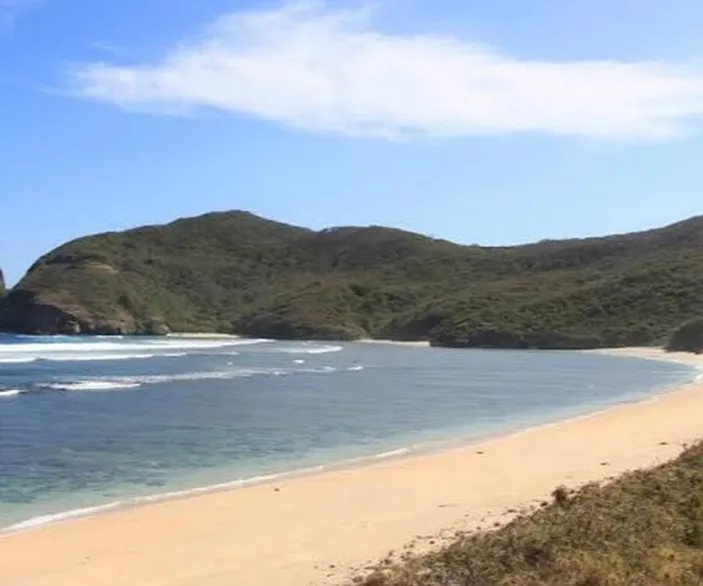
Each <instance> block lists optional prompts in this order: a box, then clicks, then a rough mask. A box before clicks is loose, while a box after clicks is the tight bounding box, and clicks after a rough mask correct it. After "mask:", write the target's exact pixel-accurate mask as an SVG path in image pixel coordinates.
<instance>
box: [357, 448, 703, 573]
mask: <svg viewBox="0 0 703 586" xmlns="http://www.w3.org/2000/svg"><path fill="white" fill-rule="evenodd" d="M354 584H356V585H357V586H489V585H490V586H498V585H502V586H698V585H700V584H703V446H701V445H698V446H695V447H693V448H690V449H688V450H687V451H686V452H685V453H684V454H683V455H682V456H680V457H679V458H678V459H677V460H675V461H673V462H670V463H667V464H664V465H663V466H660V467H658V468H656V469H653V470H648V471H638V472H633V473H629V474H627V475H625V476H623V477H621V478H620V479H618V480H616V481H615V482H613V483H611V484H608V485H605V486H599V485H596V484H593V485H589V486H586V487H584V488H583V489H582V490H580V491H578V492H577V493H575V494H570V493H569V492H568V491H567V490H566V489H564V488H558V489H557V490H555V492H554V502H553V503H552V504H551V505H549V506H548V507H546V508H544V509H541V510H539V511H537V512H536V513H533V514H532V515H530V516H523V517H520V518H518V519H517V520H515V521H513V522H512V523H510V524H509V525H506V526H505V527H503V528H502V529H499V530H497V531H495V532H490V533H483V534H473V535H464V536H461V535H460V536H458V537H457V538H456V540H455V541H454V542H453V543H451V544H449V545H448V546H446V547H444V548H443V549H442V550H441V551H438V552H434V553H430V554H426V555H420V556H411V557H407V558H406V559H404V560H401V561H399V562H398V563H395V564H393V563H390V564H385V565H382V566H381V567H380V568H379V569H378V570H377V571H375V572H373V574H371V575H369V576H367V577H363V578H360V579H358V580H357V581H355V582H354Z"/></svg>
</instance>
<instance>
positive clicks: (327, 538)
mask: <svg viewBox="0 0 703 586" xmlns="http://www.w3.org/2000/svg"><path fill="white" fill-rule="evenodd" d="M613 353H615V354H618V355H623V356H639V357H643V358H651V359H660V360H661V359H666V360H674V361H678V362H685V363H686V364H691V365H696V366H703V357H700V356H694V355H687V354H668V355H667V354H664V353H662V352H661V351H659V350H654V349H625V350H616V351H613ZM701 436H703V383H701V384H699V383H692V384H689V385H686V386H684V387H681V388H680V389H677V390H675V391H672V392H670V393H667V394H664V395H661V396H659V397H657V398H655V399H652V400H649V401H645V402H641V403H635V404H627V405H620V406H617V407H614V408H611V409H608V410H606V411H602V412H600V413H597V414H593V415H590V416H585V417H580V418H577V419H571V420H567V421H562V422H559V423H554V424H549V425H545V426H541V427H538V428H533V429H530V430H527V431H523V432H520V433H517V434H513V435H510V436H507V437H502V438H497V439H492V440H490V441H486V442H483V443H481V444H479V445H472V446H467V447H463V448H460V449H453V450H451V451H447V452H444V453H440V454H426V455H417V456H413V457H408V458H405V459H397V460H389V461H383V462H379V463H376V464H374V465H370V466H365V467H363V468H358V469H346V470H333V471H328V472H324V473H320V474H317V475H311V476H305V477H298V478H289V479H286V480H281V481H277V482H276V483H274V484H262V485H257V486H251V487H247V488H242V489H237V490H232V491H228V492H219V493H210V494H203V495H199V496H193V497H189V498H184V499H180V500H172V501H166V502H161V503H154V504H150V505H145V506H141V507H138V508H132V509H125V510H120V511H116V512H112V513H106V514H102V515H99V516H95V517H89V518H84V519H78V520H74V521H70V522H67V523H63V524H59V525H55V526H50V527H44V528H41V529H37V530H32V531H27V532H24V533H16V534H8V535H5V536H3V537H0V584H2V586H76V585H83V584H85V585H90V586H126V585H130V586H131V585H135V586H136V585H138V586H233V585H236V586H263V585H269V584H270V585H278V584H280V585H284V584H285V585H286V586H316V585H322V584H339V583H343V582H344V580H345V579H346V578H347V577H349V575H350V573H351V572H352V571H353V570H355V569H357V568H363V567H364V565H365V564H367V563H369V562H374V561H378V560H379V559H380V558H382V557H383V556H384V555H386V554H387V553H388V552H389V551H391V550H395V551H396V552H398V551H400V550H401V549H402V548H403V547H404V546H406V545H407V544H409V543H411V542H416V547H418V548H427V547H432V545H436V544H437V542H438V541H440V540H441V538H442V536H447V537H448V536H450V535H451V534H452V533H453V532H454V531H456V530H459V529H461V530H466V529H473V528H478V527H481V528H485V527H492V526H494V524H495V523H504V522H506V521H507V520H508V519H509V518H510V517H511V515H513V514H515V511H517V510H521V509H527V508H530V507H532V506H538V505H539V503H540V502H541V501H543V500H544V499H546V498H548V495H549V494H550V493H551V491H552V490H553V489H554V488H555V487H556V486H557V485H560V484H566V485H568V486H570V487H577V486H579V485H581V484H583V483H585V482H589V481H597V480H605V479H607V478H609V477H612V476H614V475H617V474H620V473H622V472H624V471H627V470H632V469H635V468H640V467H648V466H651V465H654V464H657V463H659V462H662V461H665V460H667V459H670V458H672V457H674V456H676V455H677V454H678V453H679V452H680V451H681V449H682V445H683V444H686V443H691V442H693V441H695V440H696V439H698V438H699V437H701Z"/></svg>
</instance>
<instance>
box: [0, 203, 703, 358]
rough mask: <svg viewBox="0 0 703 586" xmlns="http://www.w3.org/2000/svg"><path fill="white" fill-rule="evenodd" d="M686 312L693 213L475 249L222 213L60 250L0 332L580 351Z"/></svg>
mask: <svg viewBox="0 0 703 586" xmlns="http://www.w3.org/2000/svg"><path fill="white" fill-rule="evenodd" d="M699 315H703V218H693V219H691V220H687V221H685V222H681V223H678V224H675V225H673V226H669V227H666V228H662V229H659V230H652V231H648V232H642V233H637V234H629V235H619V236H611V237H606V238H593V239H586V240H568V241H548V242H541V243H538V244H533V245H528V246H519V247H504V248H484V247H478V246H460V245H457V244H453V243H450V242H446V241H442V240H436V239H431V238H427V237H424V236H421V235H418V234H412V233H409V232H403V231H401V230H394V229H388V228H380V227H368V228H351V227H350V228H336V229H329V230H323V231H321V232H314V231H311V230H307V229H304V228H298V227H295V226H289V225H286V224H281V223H277V222H272V221H269V220H265V219H263V218H259V217H256V216H253V215H251V214H248V213H244V212H231V213H217V214H208V215H205V216H201V217H198V218H191V219H184V220H179V221H177V222H173V223H171V224H168V225H165V226H150V227H144V228H138V229H135V230H130V231H127V232H122V233H109V234H101V235H96V236H89V237H86V238H81V239H79V240H76V241H73V242H69V243H67V244H65V245H63V246H61V247H59V248H58V249H56V250H54V251H52V252H50V253H49V254H47V255H45V256H44V257H42V258H41V259H39V260H38V261H37V262H36V263H35V264H34V265H33V266H32V268H31V269H30V270H29V272H28V273H27V275H26V276H25V277H24V279H22V281H21V282H20V283H19V284H18V286H17V287H15V288H14V289H13V290H12V291H11V292H10V293H9V295H8V296H7V297H6V298H5V301H4V302H3V303H2V306H1V307H0V329H3V330H6V331H12V332H22V333H101V334H105V333H108V334H109V333H153V334H162V333H166V332H168V331H169V330H172V331H213V332H214V331H219V332H227V333H240V334H245V335H252V336H263V337H275V338H288V339H295V338H319V339H337V340H346V339H355V338H360V337H388V338H395V339H415V340H416V339H425V340H430V341H431V342H432V343H434V344H437V345H443V346H457V347H464V346H468V347H504V348H533V347H534V348H585V347H598V346H603V345H607V346H616V345H633V344H653V343H662V342H664V341H665V339H666V336H667V334H668V333H669V331H670V330H671V329H672V328H674V327H675V326H677V325H679V324H680V323H682V322H684V321H686V320H688V319H690V318H693V317H696V316H699Z"/></svg>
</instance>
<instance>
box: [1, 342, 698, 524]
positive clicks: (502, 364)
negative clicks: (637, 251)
mask: <svg viewBox="0 0 703 586" xmlns="http://www.w3.org/2000/svg"><path fill="white" fill-rule="evenodd" d="M698 374H699V373H698V372H696V371H694V370H693V369H691V368H690V367H687V366H683V365H677V364H670V363H666V362H661V361H652V360H640V359H634V358H623V357H613V356H607V355H600V354H593V353H580V352H546V351H532V352H530V351H491V350H455V349H439V348H421V347H415V346H404V345H394V344H381V343H378V344H374V343H370V344H361V343H345V344H342V343H339V344H337V343H325V342H275V341H271V340H250V339H235V338H200V337H198V338H181V337H165V338H150V337H61V336H54V337H23V336H7V335H4V336H3V335H0V531H3V532H8V531H18V530H27V529H31V528H35V527H38V526H41V525H45V524H50V523H56V522H60V521H65V520H67V519H71V518H75V517H80V516H85V515H90V514H95V513H99V512H101V511H107V510H110V509H115V508H117V507H126V506H130V505H139V504H143V503H148V502H153V501H157V500H159V499H165V498H173V497H177V496H184V495H188V494H193V493H199V492H205V491H210V490H221V489H230V488H236V487H240V486H246V485H250V484H254V483H258V482H265V481H275V480H276V479H281V478H285V477H287V476H291V475H296V474H305V473H312V472H316V471H321V470H325V469H330V468H334V467H340V466H359V465H364V464H365V463H366V462H376V461H379V460H383V459H386V458H397V457H402V456H407V455H410V454H413V453H419V452H423V451H429V450H441V449H445V448H447V447H450V446H454V445H458V444H460V443H470V442H473V441H478V440H481V439H484V438H488V437H492V436H496V435H501V434H506V433H510V432H514V431H518V430H522V429H525V428H528V427H532V426H535V425H540V424H545V423H549V422H552V421H555V420H559V419H563V418H566V417H573V416H579V415H584V414H588V413H591V412H595V411H599V410H602V409H604V408H607V407H609V406H612V405H615V404H618V403H623V402H630V401H637V400H644V399H647V398H655V397H656V396H657V394H659V393H661V392H663V391H665V390H667V389H670V388H672V387H675V386H679V385H680V384H682V383H685V382H687V381H690V380H692V379H694V378H695V377H696V376H697V375H698Z"/></svg>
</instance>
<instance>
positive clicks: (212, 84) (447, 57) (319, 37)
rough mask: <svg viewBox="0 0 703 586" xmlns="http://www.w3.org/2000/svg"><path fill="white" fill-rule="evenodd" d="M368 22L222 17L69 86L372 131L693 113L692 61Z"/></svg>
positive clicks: (281, 14)
mask: <svg viewBox="0 0 703 586" xmlns="http://www.w3.org/2000/svg"><path fill="white" fill-rule="evenodd" d="M372 17H373V14H372V12H371V11H369V10H366V9H359V10H335V9H333V8H331V7H330V5H328V4H326V3H324V2H304V3H298V4H293V5H287V6H283V7H281V8H279V9H276V10H270V11H259V12H244V13H234V14H229V15H225V16H223V17H222V18H220V19H219V20H218V21H217V22H216V23H215V24H214V25H213V26H212V27H210V28H209V29H208V30H207V31H206V32H205V34H204V35H202V36H201V37H200V38H199V39H197V40H196V41H193V42H190V43H187V44H185V45H183V46H179V47H176V48H174V49H173V50H171V51H170V52H168V53H167V54H166V56H165V57H164V58H163V59H162V60H160V61H158V62H154V63H137V64H132V65H115V64H110V63H86V64H81V65H79V66H78V67H76V68H74V69H73V70H72V71H71V72H70V76H71V84H72V89H73V91H75V92H77V93H78V94H79V95H80V96H82V97H86V98H92V99H96V100H102V101H106V102H110V103H112V104H115V105H118V106H120V107H123V108H127V109H135V110H140V111H149V112H166V113H172V114H183V113H190V112H193V111H197V110H199V109H202V108H206V109H215V110H219V111H222V112H227V113H232V114H242V115H250V116H255V117H258V118H262V119H265V120H269V121H272V122H276V123H280V124H284V125H287V126H290V127H295V128H300V129H305V130H309V131H316V132H328V133H338V134H344V135H353V136H376V137H394V136H403V135H432V136H462V135H474V134H491V133H509V132H542V133H551V134H556V135H573V136H587V137H604V138H620V137H624V138H633V137H634V138H639V137H647V138H662V137H668V136H671V135H674V134H677V133H678V132H680V131H681V130H682V127H683V125H684V124H685V123H686V122H687V121H689V120H690V119H692V118H694V117H697V116H701V115H702V114H703V73H702V72H701V71H696V69H695V68H686V67H680V66H676V65H673V64H667V63H656V62H651V63H647V62H621V61H616V60H612V61H547V60H528V59H520V58H517V57H514V56H510V55H507V54H504V53H502V52H501V51H499V50H497V49H494V48H492V47H488V46H485V45H479V44H474V43H471V42H469V41H466V40H462V39H458V38H453V37H449V36H441V35H434V34H416V35H396V34H386V33H384V32H382V31H379V30H376V29H374V26H373V18H372Z"/></svg>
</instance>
